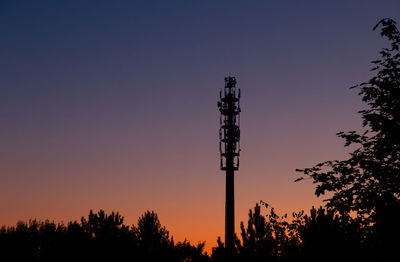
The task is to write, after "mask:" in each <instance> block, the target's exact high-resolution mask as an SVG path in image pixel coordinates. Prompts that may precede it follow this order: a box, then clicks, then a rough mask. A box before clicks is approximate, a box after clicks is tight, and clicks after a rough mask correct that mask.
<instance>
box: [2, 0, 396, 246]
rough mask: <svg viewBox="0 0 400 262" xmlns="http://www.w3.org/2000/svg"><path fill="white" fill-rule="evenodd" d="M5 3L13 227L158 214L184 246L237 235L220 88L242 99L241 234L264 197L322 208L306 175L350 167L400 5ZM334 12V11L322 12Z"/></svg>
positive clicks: (5, 165) (283, 204)
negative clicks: (364, 89) (383, 29)
mask: <svg viewBox="0 0 400 262" xmlns="http://www.w3.org/2000/svg"><path fill="white" fill-rule="evenodd" d="M297 2H298V1H279V3H278V1H274V2H272V1H67V2H60V1H0V37H1V41H0V54H1V56H0V57H1V59H0V116H1V129H0V145H1V147H0V181H1V182H0V224H5V225H12V224H15V222H16V221H18V220H28V219H29V218H39V219H46V218H48V219H51V220H55V221H68V220H72V219H79V218H80V216H82V215H87V214H88V212H89V210H90V209H94V210H99V209H100V208H102V209H105V210H106V211H111V210H114V211H119V212H120V213H122V214H123V215H124V216H125V220H126V223H128V224H133V223H136V221H137V218H138V217H139V215H140V214H142V213H143V212H144V211H146V210H147V209H149V210H154V211H156V212H157V213H158V215H159V217H160V219H161V223H162V224H164V225H166V226H167V229H169V230H170V232H171V234H172V235H174V237H175V239H176V240H183V239H184V238H187V239H189V240H191V241H193V242H197V241H204V240H206V241H207V246H208V248H210V247H211V246H215V245H216V241H215V240H216V237H217V236H218V235H219V236H223V234H224V196H225V195H224V194H225V193H224V183H225V179H224V173H223V172H222V171H219V161H218V159H219V156H218V119H219V113H218V109H217V106H216V101H217V99H218V92H219V89H220V88H222V87H223V85H224V82H223V78H224V77H225V76H226V75H229V74H231V75H234V76H236V77H237V80H238V86H239V87H240V88H241V89H242V102H241V104H242V114H241V134H242V141H241V144H242V155H241V158H240V163H241V166H240V170H239V172H238V174H237V176H236V180H235V183H236V185H235V186H236V192H235V193H236V231H238V229H239V221H244V220H246V217H247V212H248V209H250V208H252V207H253V206H254V204H255V203H257V202H259V200H264V201H266V202H268V203H270V204H271V205H272V206H274V207H275V208H276V209H277V211H278V212H279V213H284V212H289V213H291V212H292V211H298V210H300V209H305V210H308V209H309V208H310V207H311V206H312V205H320V204H321V200H320V199H317V198H316V197H315V196H314V194H313V193H314V189H313V185H312V184H311V182H310V181H308V182H302V183H293V181H294V180H295V179H296V178H297V174H296V172H295V169H296V168H302V167H308V166H311V165H313V164H315V163H317V162H319V161H323V160H329V159H337V158H339V159H340V158H344V157H345V156H346V152H347V151H346V150H345V149H344V148H343V143H342V141H341V140H340V139H338V138H337V137H336V136H335V133H337V132H338V131H341V130H353V129H359V127H360V124H361V120H360V118H359V116H358V115H357V113H356V112H357V111H358V110H360V109H361V108H362V107H363V105H362V103H361V102H360V98H359V97H358V96H357V92H356V91H355V90H353V91H351V90H349V89H348V88H349V87H350V86H353V85H355V84H358V83H360V82H362V81H367V80H368V79H369V77H370V76H371V73H370V72H369V69H370V68H371V65H370V61H371V60H374V59H375V58H377V57H378V52H379V50H380V48H381V47H383V46H384V45H385V44H386V42H385V41H383V40H382V39H381V38H380V36H379V34H378V32H373V31H372V27H373V26H374V25H375V23H376V22H377V21H378V20H379V19H381V18H384V17H391V18H393V19H395V20H397V21H398V22H400V2H398V1H395V0H393V1H389V0H386V1H370V0H367V1H344V0H343V1H329V3H328V1H304V2H302V4H301V5H298V4H297ZM322 2H324V3H322Z"/></svg>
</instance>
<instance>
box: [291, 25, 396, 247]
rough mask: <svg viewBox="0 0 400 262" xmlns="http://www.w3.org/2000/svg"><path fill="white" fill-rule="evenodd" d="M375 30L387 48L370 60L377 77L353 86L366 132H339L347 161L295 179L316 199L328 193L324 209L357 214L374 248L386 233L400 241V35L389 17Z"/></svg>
mask: <svg viewBox="0 0 400 262" xmlns="http://www.w3.org/2000/svg"><path fill="white" fill-rule="evenodd" d="M377 28H380V29H381V36H382V37H385V38H387V39H388V40H389V42H390V46H389V47H385V48H382V50H381V51H380V56H381V58H380V59H379V60H376V61H372V63H373V64H374V68H372V69H371V71H374V72H376V74H375V76H374V77H372V78H371V79H370V80H369V81H368V82H365V83H362V84H360V85H357V86H354V87H351V88H358V89H359V95H360V96H361V97H362V101H363V102H365V103H366V104H367V105H368V109H365V110H361V111H359V113H360V114H361V116H362V119H363V127H364V128H365V132H364V133H358V132H356V131H351V132H347V133H346V132H339V133H338V134H337V135H338V136H339V137H341V138H343V139H345V146H346V147H349V146H352V148H355V149H354V151H352V153H350V157H349V158H348V159H346V160H342V161H338V160H334V161H325V162H322V163H319V164H317V165H315V166H314V167H311V168H305V169H298V170H297V171H299V172H302V173H303V176H302V177H300V178H299V179H297V180H302V179H304V178H311V179H312V180H313V183H315V184H316V190H315V194H316V195H317V196H320V195H324V194H325V193H330V196H331V197H330V198H328V199H326V201H327V207H328V208H332V209H334V210H335V211H337V212H339V213H340V214H342V215H349V214H351V213H355V214H356V215H357V219H358V221H359V222H360V223H361V224H362V225H364V228H365V229H370V231H371V234H372V235H373V236H374V237H373V239H375V240H376V241H377V242H376V243H374V246H377V245H378V246H383V245H388V243H383V242H384V241H385V240H384V239H385V238H386V237H387V236H388V235H387V234H392V235H394V234H397V236H396V238H398V236H399V233H400V225H399V224H400V52H399V46H400V33H399V30H398V29H397V27H396V22H395V21H394V20H392V19H388V18H386V19H382V20H380V21H379V22H378V23H377V24H376V25H375V27H374V30H375V29H377ZM297 180H296V181H297ZM397 221H398V222H397ZM396 227H397V229H395V228H396ZM382 241H383V242H382Z"/></svg>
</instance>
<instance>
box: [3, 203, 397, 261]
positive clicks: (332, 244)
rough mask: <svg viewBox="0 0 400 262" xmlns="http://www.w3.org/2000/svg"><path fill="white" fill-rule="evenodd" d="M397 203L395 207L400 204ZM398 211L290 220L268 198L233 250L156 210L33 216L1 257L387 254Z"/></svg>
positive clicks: (9, 236)
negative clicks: (178, 233) (177, 228)
mask: <svg viewBox="0 0 400 262" xmlns="http://www.w3.org/2000/svg"><path fill="white" fill-rule="evenodd" d="M397 205H398V206H396V207H393V208H394V210H400V208H399V205H400V204H399V203H397ZM262 208H264V211H268V213H267V214H266V215H263V214H262ZM388 211H390V210H388ZM397 213H398V211H397ZM397 215H399V214H397ZM398 218H399V216H396V217H393V219H390V217H388V218H387V219H388V220H386V222H387V224H386V225H385V224H384V225H382V224H377V225H371V226H366V225H363V224H362V223H359V221H358V220H357V218H351V217H350V216H342V215H339V214H338V213H336V212H335V211H333V210H332V209H325V208H322V207H320V208H319V209H315V208H312V209H311V210H310V212H309V213H308V214H305V213H304V212H303V211H301V212H298V213H293V214H292V218H291V219H288V216H287V215H283V216H279V215H277V214H276V213H275V211H274V209H273V208H270V207H268V205H267V204H266V203H264V202H261V205H258V204H257V205H256V206H255V207H254V209H253V210H250V211H249V219H248V221H247V223H246V224H245V223H243V222H242V223H241V225H240V237H238V238H237V239H236V241H235V242H236V243H235V249H234V250H233V251H232V250H226V249H225V248H224V244H223V243H222V241H221V239H220V238H218V246H217V247H214V248H213V249H212V253H211V254H207V253H206V252H204V245H205V243H199V244H197V245H192V244H191V243H190V242H189V241H186V240H185V241H183V242H177V243H175V241H174V239H173V237H172V236H170V234H169V232H168V230H167V229H166V228H165V226H162V224H161V223H160V221H159V219H158V217H157V214H155V213H154V212H150V211H147V212H146V213H145V214H143V215H142V216H141V217H140V218H139V220H138V223H137V225H133V226H127V225H125V224H124V223H123V220H124V218H123V217H122V216H121V215H120V214H119V213H114V212H112V213H111V214H106V213H105V212H104V211H103V210H100V211H99V212H98V213H93V212H92V211H90V213H89V215H88V217H87V218H84V217H82V218H81V220H80V221H79V222H78V221H73V222H69V223H68V224H67V225H64V224H55V223H54V222H50V221H44V222H39V221H36V220H32V221H29V222H27V223H24V222H18V223H17V225H16V226H13V227H4V226H3V227H2V228H1V229H0V261H83V260H86V261H95V260H111V261H116V260H123V261H276V262H278V261H279V262H289V261H388V260H387V259H389V258H391V257H393V256H395V255H396V252H397V248H398V244H399V241H398V238H399V236H400V235H399V233H400V230H399V229H400V226H399V223H393V222H394V221H393V220H394V219H398Z"/></svg>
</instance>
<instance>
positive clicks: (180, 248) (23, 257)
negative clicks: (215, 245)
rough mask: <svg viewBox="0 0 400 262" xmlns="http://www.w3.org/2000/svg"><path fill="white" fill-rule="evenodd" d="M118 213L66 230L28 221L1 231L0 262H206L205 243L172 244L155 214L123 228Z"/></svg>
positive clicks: (93, 216) (100, 214) (96, 215)
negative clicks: (120, 261)
mask: <svg viewBox="0 0 400 262" xmlns="http://www.w3.org/2000/svg"><path fill="white" fill-rule="evenodd" d="M123 221H124V218H123V217H122V216H121V215H120V214H119V213H114V212H112V213H111V214H106V213H105V212H104V211H103V210H100V211H99V212H98V213H93V212H92V211H90V213H89V216H88V217H87V219H86V218H84V217H82V218H81V221H80V222H78V221H73V222H69V223H68V224H67V225H64V224H55V223H54V222H50V221H44V222H39V221H36V220H31V221H29V222H27V223H24V222H18V223H17V225H16V226H15V227H7V228H6V227H4V226H3V227H2V228H1V229H0V261H84V260H86V261H96V260H97V261H103V260H108V261H117V260H124V261H125V260H126V261H208V260H209V259H208V256H207V255H206V254H203V249H204V243H199V244H198V245H192V244H191V243H190V242H188V241H186V240H185V241H183V242H178V243H175V242H174V240H173V238H172V237H170V235H169V232H168V231H167V230H166V228H165V227H164V226H162V225H161V223H160V221H159V219H158V217H157V214H155V213H154V212H149V211H148V212H146V213H145V214H143V215H142V216H141V217H140V218H139V220H138V223H137V225H136V226H135V225H134V226H131V227H129V226H127V225H125V224H124V223H123Z"/></svg>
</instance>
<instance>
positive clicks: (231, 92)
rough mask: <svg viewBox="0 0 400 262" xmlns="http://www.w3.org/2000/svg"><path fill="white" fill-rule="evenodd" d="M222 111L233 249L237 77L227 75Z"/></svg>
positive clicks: (223, 162)
mask: <svg viewBox="0 0 400 262" xmlns="http://www.w3.org/2000/svg"><path fill="white" fill-rule="evenodd" d="M219 98H220V99H219V101H218V108H219V111H220V112H221V116H220V129H219V151H220V156H221V158H220V163H221V164H220V165H221V170H224V171H225V172H226V196H225V247H226V248H227V249H233V247H234V236H235V196H234V173H235V171H237V170H238V169H239V153H240V143H239V140H240V117H239V113H240V104H239V99H240V89H239V88H236V79H235V77H231V76H229V77H225V87H224V89H223V90H221V91H220V92H219Z"/></svg>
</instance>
